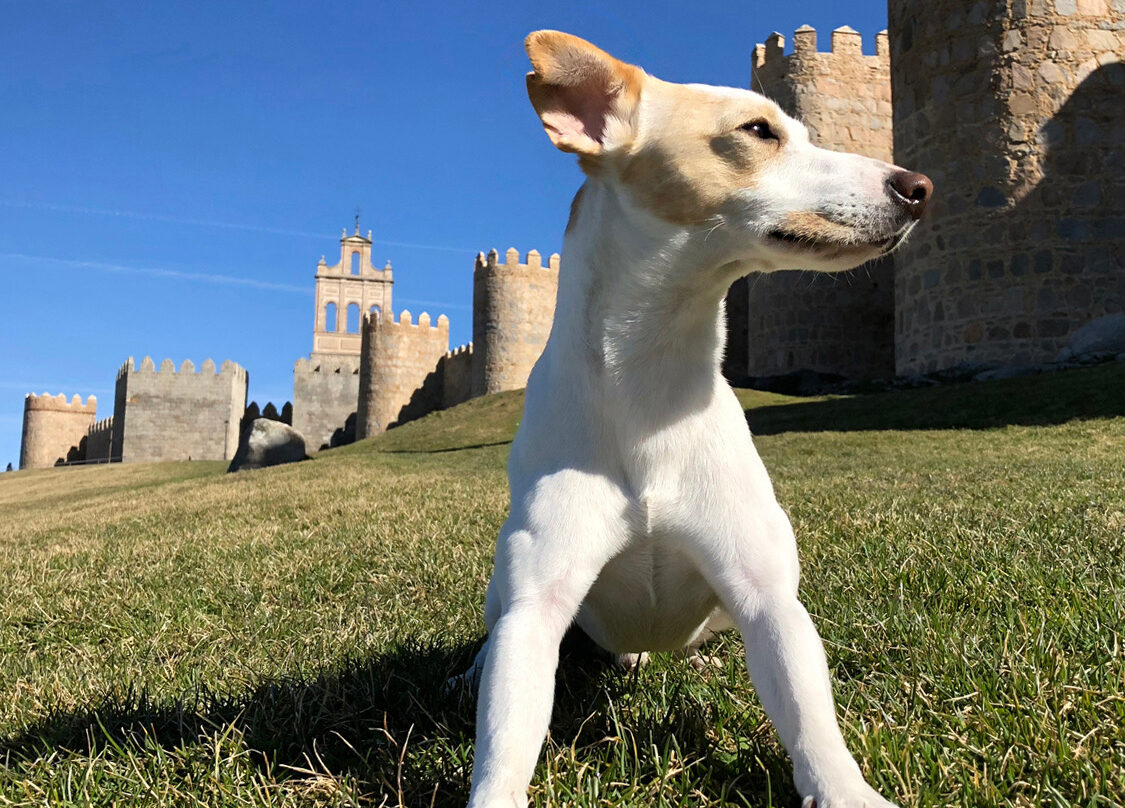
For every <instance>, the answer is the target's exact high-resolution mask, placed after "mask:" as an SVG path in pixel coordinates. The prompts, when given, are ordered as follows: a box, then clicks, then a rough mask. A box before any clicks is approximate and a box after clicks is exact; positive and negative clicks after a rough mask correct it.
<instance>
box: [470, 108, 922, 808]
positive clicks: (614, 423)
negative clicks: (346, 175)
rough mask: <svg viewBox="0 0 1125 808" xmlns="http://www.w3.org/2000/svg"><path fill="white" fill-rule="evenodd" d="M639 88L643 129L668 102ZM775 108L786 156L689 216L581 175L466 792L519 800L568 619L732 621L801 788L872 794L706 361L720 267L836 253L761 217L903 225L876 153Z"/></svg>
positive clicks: (660, 635) (786, 555)
mask: <svg viewBox="0 0 1125 808" xmlns="http://www.w3.org/2000/svg"><path fill="white" fill-rule="evenodd" d="M715 92H716V93H721V94H724V97H725V96H726V95H727V94H734V95H731V97H732V98H735V99H737V98H738V97H740V96H739V95H738V94H741V93H744V92H745V91H733V90H727V89H722V90H719V89H716V90H715ZM743 100H745V98H744V97H743ZM644 104H645V102H644V101H642V108H641V114H640V123H639V128H640V132H639V135H638V136H639V137H640V138H643V137H644V135H645V131H646V130H647V129H649V127H656V126H659V119H660V115H662V114H672V113H671V111H669V110H661V109H659V108H658V105H656V104H655V103H653V104H650V105H649V106H648V107H645V105H644ZM678 114H685V113H684V111H683V110H680V111H679V113H678ZM783 120H784V121H785V123H784V125H785V126H786V127H791V128H790V129H787V132H788V134H789V135H790V139H789V144H788V146H787V150H788V151H787V153H786V154H785V155H781V156H780V157H779V159H778V160H777V161H775V163H774V164H771V166H770V167H769V168H768V169H766V173H765V175H764V180H763V181H762V182H759V183H757V184H756V185H755V188H754V189H752V190H747V191H746V192H745V193H739V194H735V195H734V196H733V197H732V198H731V199H730V200H729V204H727V205H725V206H724V207H723V209H722V210H721V211H720V212H719V213H718V214H716V217H715V218H714V219H713V220H712V221H711V222H710V223H709V224H708V225H707V226H706V227H688V226H677V225H673V224H669V223H668V222H666V221H664V220H662V219H659V218H658V217H656V216H654V215H653V214H651V213H650V212H648V211H646V210H644V209H642V208H640V207H638V206H637V205H636V204H635V203H634V202H633V200H632V197H631V195H630V193H629V192H628V191H627V189H625V188H623V187H622V186H621V185H620V184H619V182H618V181H617V180H616V179H615V176H614V174H613V172H605V173H604V175H599V176H595V177H591V178H590V179H588V181H587V183H586V186H585V189H584V191H583V194H582V200H581V204H580V206H579V212H578V214H577V219H576V221H575V222H573V224H572V226H571V228H570V229H569V231H568V235H567V237H566V240H565V245H564V259H563V263H562V271H561V273H560V278H559V291H558V303H557V307H556V310H555V321H554V326H553V329H552V331H551V336H550V339H549V340H548V342H547V346H546V349H545V350H544V352H543V355H542V358H541V359H540V360H539V362H538V363H537V364H536V366H535V369H534V370H533V372H532V374H531V378H530V380H529V382H528V387H527V400H526V404H525V409H524V417H523V421H522V423H521V425H520V429H519V433H518V435H517V436H516V439H515V442H514V444H513V445H512V450H511V456H510V458H509V462H508V473H509V477H510V481H511V497H512V499H511V515H510V516H509V518H508V520H507V522H506V523H505V525H504V527H503V530H502V531H501V533H500V537H499V541H498V545H497V549H496V559H495V571H494V574H493V577H492V581H491V583H490V584H489V587H488V595H487V601H486V606H485V622H486V627H487V629H488V639H487V641H486V643H485V646H484V648H482V649H481V652H480V655H479V656H478V658H477V662H476V663H475V665H474V668H473V669H471V670H470V672H469V673H467V674H466V676H467V677H469V678H474V677H475V675H476V674H477V673H478V672H479V679H480V699H479V706H478V716H477V747H476V764H475V767H474V771H473V785H472V795H471V799H470V806H471V807H472V808H485V807H486V806H488V807H489V808H492V807H498V806H504V807H505V808H510V806H517V808H518V807H519V806H524V805H526V800H527V798H526V790H527V786H528V783H529V781H530V779H531V776H532V772H533V770H534V767H535V763H536V760H537V758H538V754H539V750H540V748H541V746H542V743H543V739H544V736H545V733H546V730H547V725H548V720H549V718H550V713H551V702H552V698H553V689H554V676H555V670H556V666H557V660H558V646H559V641H560V639H561V637H562V636H563V633H564V632H565V631H566V629H567V627H568V626H569V625H570V624H571V622H572V621H577V623H578V625H579V626H581V627H582V629H583V630H585V632H586V633H587V634H588V635H590V637H591V638H593V639H594V640H595V641H596V642H597V643H598V644H599V645H601V646H603V647H604V648H606V649H608V650H609V651H612V652H615V653H619V654H640V653H641V652H645V651H669V650H675V649H691V648H694V647H695V646H697V645H698V644H699V643H700V642H702V641H703V640H704V639H706V638H707V637H708V636H710V634H711V633H712V632H713V631H714V630H719V629H722V628H724V627H727V626H734V627H737V628H738V629H739V630H740V631H741V633H742V636H743V637H744V639H745V644H746V649H747V663H748V666H749V670H750V674H751V677H752V679H753V681H754V685H755V687H756V689H757V691H758V694H759V697H760V699H761V702H762V704H763V706H764V707H765V709H766V711H767V712H768V714H769V716H770V718H771V719H772V720H773V723H774V725H775V727H776V728H777V732H778V734H779V736H780V737H781V740H782V742H783V743H784V744H785V747H786V748H787V749H788V751H789V753H790V755H791V756H792V759H793V765H794V780H795V783H796V786H797V788H798V789H799V791H800V794H801V796H802V797H803V798H805V799H806V800H807V801H810V802H811V801H812V800H815V801H816V802H817V803H818V805H819V808H840V807H845V808H861V806H867V807H868V808H885V806H889V805H890V803H888V802H886V801H885V800H884V799H883V798H882V797H880V796H879V795H878V794H877V793H876V792H875V791H873V790H872V789H871V788H870V787H869V786H868V785H867V784H866V782H865V781H864V779H863V777H862V775H861V773H860V771H859V768H858V766H857V765H856V763H855V762H854V761H853V759H852V757H851V755H850V754H849V752H848V750H847V748H846V747H845V745H844V741H843V738H842V737H841V734H840V731H839V729H838V727H837V724H836V720H835V716H834V709H833V703H832V695H831V690H830V685H829V678H828V669H827V665H826V662H825V655H824V650H823V648H822V645H821V642H820V639H819V637H818V635H817V633H816V629H815V628H814V627H813V624H812V621H811V620H810V619H809V616H808V614H807V613H806V611H805V609H804V607H803V606H802V605H801V603H800V601H799V600H798V598H797V584H798V578H799V565H798V561H797V550H796V544H795V542H794V537H793V532H792V529H791V528H790V525H789V520H788V518H787V517H786V515H785V512H784V511H783V510H782V509H781V507H780V506H779V505H778V503H777V501H776V499H775V498H774V492H773V487H772V486H771V484H770V480H769V477H768V475H767V473H766V469H765V467H764V466H763V465H762V462H761V460H760V459H759V457H758V454H757V452H756V451H755V449H754V445H753V443H752V442H751V439H750V432H749V430H748V429H747V426H746V420H745V417H744V414H743V411H742V408H741V407H740V405H739V403H738V401H737V399H736V398H735V396H734V393H733V392H732V391H731V389H730V387H729V386H728V384H727V383H726V381H725V380H724V379H723V377H722V375H721V374H720V372H719V365H720V360H721V356H722V351H723V340H724V334H725V322H724V313H723V308H722V299H723V295H724V293H725V291H726V289H727V287H728V285H729V284H730V283H731V281H732V280H733V279H734V278H736V277H738V276H740V275H742V274H745V273H746V272H748V271H751V270H760V269H777V268H782V267H786V266H807V265H808V264H809V263H810V262H816V263H818V264H819V266H818V268H823V269H843V268H846V266H847V264H844V263H841V260H840V259H836V260H830V259H823V258H820V259H816V258H815V257H814V256H810V255H807V254H798V253H797V251H796V250H795V249H794V248H792V247H790V246H784V245H781V246H779V245H777V244H773V245H770V244H765V243H763V239H762V234H763V233H765V232H768V231H769V229H770V228H771V227H773V226H776V222H777V221H778V220H779V219H778V217H779V216H781V215H783V214H784V213H786V212H788V211H791V210H795V209H808V208H809V207H810V199H811V200H812V203H813V204H812V207H819V208H820V209H822V210H824V209H826V208H831V206H832V205H836V206H837V208H838V209H839V210H843V211H844V213H846V214H847V215H849V216H852V217H853V218H854V220H855V222H856V224H857V227H866V228H876V229H878V228H882V230H881V231H880V233H881V234H882V236H883V237H885V238H887V239H890V238H891V237H892V236H893V235H894V234H895V233H897V232H901V231H902V230H903V229H904V228H905V226H906V224H905V220H904V219H903V216H902V215H900V214H899V213H897V212H896V211H894V210H892V209H891V207H892V202H891V200H890V199H889V197H888V196H887V193H886V190H885V188H884V184H885V182H886V176H887V174H888V172H889V171H890V170H892V167H891V166H888V165H886V164H882V163H877V162H876V161H873V160H867V159H866V158H861V157H856V156H853V155H845V154H837V153H833V152H826V151H823V150H821V149H816V148H814V147H812V146H810V145H809V144H808V140H807V136H805V134H804V130H803V127H801V126H800V124H797V123H796V122H795V121H790V120H787V119H783ZM884 231H885V232H884ZM877 252H878V250H874V249H873V251H872V253H871V255H872V256H874V255H875V254H877ZM860 260H862V259H860ZM850 263H853V264H854V263H856V261H855V260H854V256H853V259H852V260H851V262H850ZM632 659H633V660H636V659H639V657H632Z"/></svg>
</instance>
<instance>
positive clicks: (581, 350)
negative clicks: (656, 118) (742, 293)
mask: <svg viewBox="0 0 1125 808" xmlns="http://www.w3.org/2000/svg"><path fill="white" fill-rule="evenodd" d="M562 263H563V269H562V272H561V274H560V277H559V292H558V302H557V305H556V310H555V328H554V331H553V333H552V341H558V342H559V343H561V344H560V345H559V347H560V348H562V349H563V350H564V351H566V352H567V353H570V354H571V356H573V357H575V358H577V357H581V360H582V361H579V362H578V363H577V364H578V365H580V366H583V367H586V368H589V369H590V370H592V371H594V372H595V373H596V374H597V375H598V376H599V377H601V378H602V379H603V380H604V381H607V382H610V383H612V384H613V385H614V386H624V387H626V388H629V392H631V393H633V394H637V393H638V392H641V391H638V390H637V389H636V388H638V387H639V388H641V390H642V391H645V392H644V393H642V394H647V393H648V392H655V390H656V389H657V388H663V387H667V386H668V385H670V384H671V385H675V386H681V385H688V384H695V385H700V384H702V385H703V386H705V387H707V388H710V387H711V386H712V384H714V383H715V382H716V381H719V380H720V376H719V367H720V364H721V362H722V354H723V347H724V343H725V335H726V323H725V315H724V312H723V297H724V295H725V294H726V290H727V288H728V286H729V285H730V283H731V282H732V281H733V280H734V278H736V277H737V276H738V274H739V272H738V271H737V270H736V269H735V268H734V267H733V265H732V264H729V263H727V264H724V261H723V258H722V256H721V255H719V254H718V253H717V252H716V251H715V250H714V249H711V248H709V247H708V245H707V240H706V238H705V237H704V236H702V235H700V234H699V233H698V232H695V231H692V230H689V229H687V228H682V227H677V226H675V225H672V224H669V223H667V222H665V221H663V220H660V219H658V218H656V217H655V216H652V215H651V214H648V213H647V212H646V211H643V210H640V209H638V208H637V207H635V206H634V205H633V204H632V203H631V202H630V201H629V200H628V199H627V198H626V197H625V195H624V193H623V192H622V191H621V190H620V189H619V188H617V187H615V186H614V185H613V184H611V183H609V182H606V181H603V180H600V179H598V178H596V177H592V178H590V179H588V180H587V182H586V184H585V185H584V186H583V187H582V189H581V190H580V191H579V195H578V197H576V199H575V204H574V207H573V209H572V215H571V221H570V223H569V225H568V226H567V233H566V237H565V239H564V244H563V262H562Z"/></svg>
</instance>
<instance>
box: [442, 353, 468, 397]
mask: <svg viewBox="0 0 1125 808" xmlns="http://www.w3.org/2000/svg"><path fill="white" fill-rule="evenodd" d="M441 379H442V394H441V406H442V408H443V409H444V408H446V407H455V406H456V405H458V404H460V403H462V402H463V401H468V400H469V399H470V398H472V397H473V343H471V342H470V343H469V344H468V345H460V346H458V347H456V348H454V349H453V350H452V351H449V352H448V353H446V355H445V356H443V357H442V358H441Z"/></svg>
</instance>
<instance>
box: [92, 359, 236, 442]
mask: <svg viewBox="0 0 1125 808" xmlns="http://www.w3.org/2000/svg"><path fill="white" fill-rule="evenodd" d="M246 385H247V375H246V371H245V370H244V369H243V368H242V367H240V366H239V365H237V364H235V363H234V362H231V361H230V360H227V361H225V362H223V364H222V365H221V366H220V367H219V368H218V370H216V368H215V363H214V362H212V361H211V360H210V359H207V360H206V361H204V362H203V364H202V365H201V366H200V368H199V371H198V372H197V371H196V370H195V366H194V365H193V364H192V362H191V361H190V360H186V361H184V363H183V364H182V365H181V366H180V368H179V370H177V369H176V366H175V364H173V362H172V360H170V359H165V360H164V361H163V362H162V363H161V365H160V368H159V370H158V369H157V368H156V365H155V364H154V363H153V361H152V359H151V358H150V357H147V356H146V357H145V358H144V360H143V361H142V362H141V364H140V365H139V366H137V365H136V364H135V363H134V360H133V358H132V357H129V360H128V361H127V362H125V364H124V365H122V367H121V369H120V370H119V371H118V373H117V389H116V396H115V402H114V413H113V444H114V449H113V452H114V454H116V453H117V451H118V450H117V448H116V447H117V446H120V447H121V448H120V459H121V460H122V462H125V463H143V462H154V461H161V460H229V459H231V458H232V457H233V456H234V452H235V450H236V449H237V448H238V428H239V422H240V420H241V418H242V414H243V412H244V411H245V409H246ZM119 436H120V442H118V437H119Z"/></svg>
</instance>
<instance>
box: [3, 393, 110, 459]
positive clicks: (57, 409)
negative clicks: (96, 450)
mask: <svg viewBox="0 0 1125 808" xmlns="http://www.w3.org/2000/svg"><path fill="white" fill-rule="evenodd" d="M97 410H98V400H97V399H96V398H95V397H94V396H90V397H89V398H88V399H86V403H85V404H83V403H82V397H81V396H74V398H72V399H71V400H70V401H67V400H66V396H64V395H63V394H62V393H59V395H57V396H50V395H47V394H46V393H44V394H43V395H41V396H37V395H35V394H34V393H31V394H29V395H28V396H27V397H26V398H25V399H24V400H23V436H22V440H21V442H20V468H21V469H42V468H50V467H51V466H54V465H56V464H58V463H60V462H63V463H65V462H67V461H68V460H69V461H73V460H82V459H85V458H84V457H82V456H81V454H82V453H83V452H84V449H85V447H84V445H83V439H84V438H85V437H86V432H87V430H89V428H90V427H91V426H93V425H94V421H95V420H96V419H97Z"/></svg>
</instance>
